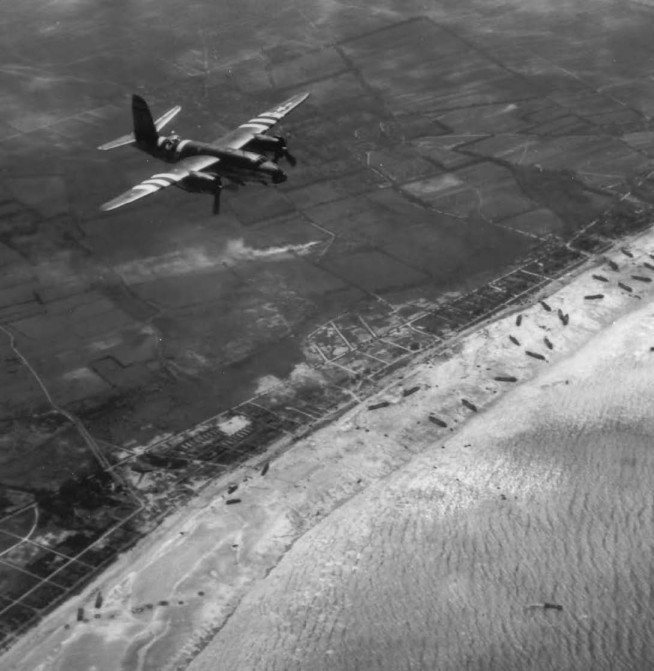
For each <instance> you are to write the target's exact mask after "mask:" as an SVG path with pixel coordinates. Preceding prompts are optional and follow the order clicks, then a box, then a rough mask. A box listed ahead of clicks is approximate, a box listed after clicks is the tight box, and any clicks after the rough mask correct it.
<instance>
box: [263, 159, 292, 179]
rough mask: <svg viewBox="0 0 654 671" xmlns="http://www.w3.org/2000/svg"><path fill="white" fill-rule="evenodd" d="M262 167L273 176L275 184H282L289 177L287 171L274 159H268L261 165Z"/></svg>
mask: <svg viewBox="0 0 654 671" xmlns="http://www.w3.org/2000/svg"><path fill="white" fill-rule="evenodd" d="M261 168H262V169H263V170H265V171H266V172H267V173H268V174H269V175H270V176H271V178H272V181H273V182H274V183H275V184H281V183H282V182H285V181H286V180H287V179H288V177H287V175H286V173H285V172H284V171H283V170H282V169H281V168H280V167H279V166H278V165H277V164H276V163H273V161H266V162H265V163H263V164H262V165H261Z"/></svg>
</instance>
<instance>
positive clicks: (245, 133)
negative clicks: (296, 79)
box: [215, 93, 309, 149]
mask: <svg viewBox="0 0 654 671" xmlns="http://www.w3.org/2000/svg"><path fill="white" fill-rule="evenodd" d="M308 97H309V94H308V93H298V94H297V95H295V96H293V97H292V98H289V99H288V100H285V101H284V102H283V103H281V104H279V105H277V106H276V107H273V108H272V109H269V110H268V111H266V112H262V113H261V114H259V116H256V117H252V119H250V120H249V121H246V122H245V123H242V124H241V125H240V126H239V127H238V128H235V129H234V130H232V131H230V132H229V133H227V135H223V137H221V138H219V139H218V140H216V142H215V144H217V145H220V146H223V147H230V148H231V149H242V148H243V147H244V146H245V145H246V144H247V143H248V142H250V140H252V139H253V138H254V136H255V135H258V134H260V133H265V132H266V131H269V130H270V129H271V128H272V127H273V126H274V125H275V124H276V123H278V122H279V121H281V120H282V119H283V118H284V117H285V116H286V115H287V114H288V113H289V112H291V111H293V110H294V109H295V108H296V107H297V106H298V105H300V104H301V103H303V102H304V101H305V100H306V99H307V98H308Z"/></svg>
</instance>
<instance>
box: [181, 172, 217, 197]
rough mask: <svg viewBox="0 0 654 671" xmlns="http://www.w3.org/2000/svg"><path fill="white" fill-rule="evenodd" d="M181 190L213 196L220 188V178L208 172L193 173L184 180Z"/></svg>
mask: <svg viewBox="0 0 654 671" xmlns="http://www.w3.org/2000/svg"><path fill="white" fill-rule="evenodd" d="M181 188H182V189H184V190H185V191H190V192H191V193H211V194H215V193H216V191H219V190H220V188H221V183H220V178H219V177H218V176H217V175H212V174H211V173H208V172H193V173H191V174H190V175H189V176H188V177H187V178H186V179H185V180H184V184H182V185H181Z"/></svg>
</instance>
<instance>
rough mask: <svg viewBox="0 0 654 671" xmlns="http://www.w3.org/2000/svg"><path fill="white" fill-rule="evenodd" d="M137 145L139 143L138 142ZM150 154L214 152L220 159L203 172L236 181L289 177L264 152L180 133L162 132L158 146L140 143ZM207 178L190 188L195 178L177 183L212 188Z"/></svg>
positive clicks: (170, 156) (171, 159)
mask: <svg viewBox="0 0 654 671" xmlns="http://www.w3.org/2000/svg"><path fill="white" fill-rule="evenodd" d="M137 146H138V145H137ZM139 149H142V150H143V151H145V152H146V153H147V154H150V156H153V157H154V158H158V159H160V160H162V161H165V162H166V163H177V162H178V161H181V160H182V159H184V158H188V157H190V156H215V157H216V158H219V159H220V161H219V162H218V163H217V164H216V165H214V166H212V167H211V169H210V170H209V171H208V172H206V173H204V174H206V175H213V176H214V177H225V178H227V179H229V180H231V181H233V182H236V183H237V184H244V183H247V182H260V183H263V184H268V183H270V182H272V183H273V184H280V183H281V182H285V181H286V179H287V176H286V173H285V172H284V171H283V170H282V169H281V168H280V167H279V166H278V165H277V164H276V163H275V162H274V161H273V160H271V159H269V158H267V157H266V156H264V155H263V154H258V153H256V152H253V151H245V150H243V149H231V148H229V147H220V146H218V145H214V144H211V143H209V142H197V141H195V140H182V139H180V138H179V137H177V136H174V135H172V136H161V137H159V139H158V141H157V146H156V147H146V146H139ZM196 181H197V180H196ZM205 181H206V180H204V179H203V178H200V180H199V182H198V184H197V185H195V184H194V185H193V186H194V187H196V186H197V188H189V187H190V186H191V183H192V182H193V180H189V179H187V180H185V182H188V183H181V182H180V183H179V184H178V186H179V187H181V188H183V189H186V190H192V191H196V190H200V191H205V190H209V185H208V184H207V185H206V189H205V187H204V183H205Z"/></svg>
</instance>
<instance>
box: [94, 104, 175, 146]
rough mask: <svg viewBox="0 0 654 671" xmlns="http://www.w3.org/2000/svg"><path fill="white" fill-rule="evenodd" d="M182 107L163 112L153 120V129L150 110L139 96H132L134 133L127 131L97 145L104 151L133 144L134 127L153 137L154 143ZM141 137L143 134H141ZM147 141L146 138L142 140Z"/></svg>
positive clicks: (135, 139) (135, 140)
mask: <svg viewBox="0 0 654 671" xmlns="http://www.w3.org/2000/svg"><path fill="white" fill-rule="evenodd" d="M181 109H182V108H181V107H180V106H179V105H176V106H175V107H172V108H171V109H169V110H168V111H167V112H164V113H163V114H162V115H161V116H160V117H159V118H158V119H157V120H156V121H155V122H154V131H153V128H152V125H151V122H152V116H151V115H150V110H149V109H148V105H147V103H146V102H145V100H143V98H141V97H140V96H136V95H135V96H133V97H132V116H133V117H134V133H128V134H127V135H121V136H120V137H119V138H116V139H115V140H111V142H105V144H102V145H100V146H99V147H98V149H102V150H103V151H106V150H108V149H116V148H117V147H124V146H125V145H128V144H134V143H135V142H137V138H136V129H137V128H140V129H141V132H145V135H146V137H149V138H150V140H151V141H152V139H154V144H156V143H157V138H158V133H159V131H160V130H161V129H162V128H163V127H164V126H166V125H168V124H169V123H170V122H171V121H172V120H173V119H174V118H175V117H176V116H177V115H178V114H179V112H180V110H181ZM141 137H143V136H141ZM142 141H143V142H147V140H142Z"/></svg>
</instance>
